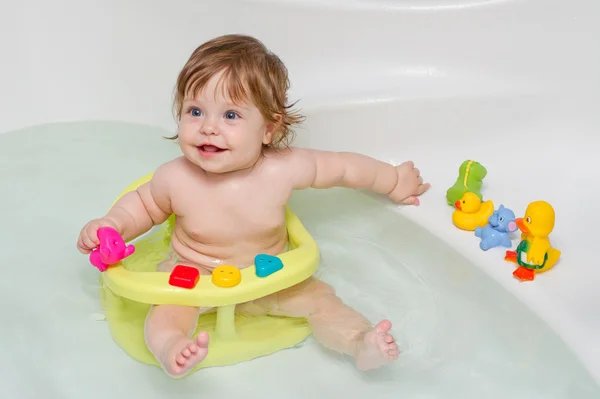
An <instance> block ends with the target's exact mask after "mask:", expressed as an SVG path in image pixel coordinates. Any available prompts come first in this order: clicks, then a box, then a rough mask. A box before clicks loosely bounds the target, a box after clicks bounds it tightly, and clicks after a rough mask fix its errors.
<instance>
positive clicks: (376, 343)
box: [356, 320, 399, 370]
mask: <svg viewBox="0 0 600 399" xmlns="http://www.w3.org/2000/svg"><path fill="white" fill-rule="evenodd" d="M391 328H392V323H391V322H390V321H389V320H383V321H381V322H379V324H377V325H376V326H375V328H374V329H372V330H371V331H369V332H368V333H366V334H365V336H364V338H363V341H362V342H360V343H359V344H358V352H357V354H356V367H358V368H359V369H360V370H371V369H376V368H379V367H381V366H384V365H386V364H389V363H391V362H392V361H394V360H396V359H398V354H399V351H398V346H397V345H396V342H395V341H394V337H392V336H391V335H390V334H388V331H390V329H391Z"/></svg>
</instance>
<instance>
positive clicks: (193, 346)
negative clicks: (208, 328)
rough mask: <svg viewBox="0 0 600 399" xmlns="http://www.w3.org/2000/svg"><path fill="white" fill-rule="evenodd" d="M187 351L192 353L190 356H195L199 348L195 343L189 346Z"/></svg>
mask: <svg viewBox="0 0 600 399" xmlns="http://www.w3.org/2000/svg"><path fill="white" fill-rule="evenodd" d="M187 349H188V350H189V351H190V356H191V355H195V354H196V352H198V346H197V345H196V343H195V342H192V343H190V344H189V345H188V347H187Z"/></svg>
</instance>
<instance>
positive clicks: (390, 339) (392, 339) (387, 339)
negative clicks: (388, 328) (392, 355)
mask: <svg viewBox="0 0 600 399" xmlns="http://www.w3.org/2000/svg"><path fill="white" fill-rule="evenodd" d="M383 340H384V341H385V343H386V344H391V343H392V342H394V337H393V336H391V335H390V334H387V335H386V336H385V337H383Z"/></svg>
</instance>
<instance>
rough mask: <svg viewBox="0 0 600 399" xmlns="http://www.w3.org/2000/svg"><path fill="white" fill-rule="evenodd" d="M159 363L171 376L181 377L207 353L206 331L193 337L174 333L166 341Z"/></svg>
mask: <svg viewBox="0 0 600 399" xmlns="http://www.w3.org/2000/svg"><path fill="white" fill-rule="evenodd" d="M163 353H164V355H163V356H162V359H161V362H160V363H161V364H162V367H163V369H164V370H165V372H166V373H167V374H168V375H170V376H171V377H183V376H184V375H186V374H187V373H188V372H189V371H190V370H191V369H193V368H194V367H195V366H196V365H197V364H198V363H200V362H201V361H202V360H204V358H205V357H206V355H207V354H208V333H207V332H205V331H203V332H200V333H199V334H198V336H197V337H196V338H194V339H192V338H188V337H186V336H185V335H176V336H175V337H173V339H171V340H170V341H169V342H167V345H166V347H165V349H164V351H163Z"/></svg>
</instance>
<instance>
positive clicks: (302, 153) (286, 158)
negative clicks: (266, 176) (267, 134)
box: [265, 147, 311, 168]
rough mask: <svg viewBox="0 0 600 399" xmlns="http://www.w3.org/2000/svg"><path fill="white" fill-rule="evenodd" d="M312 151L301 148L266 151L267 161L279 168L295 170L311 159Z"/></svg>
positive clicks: (270, 149)
mask: <svg viewBox="0 0 600 399" xmlns="http://www.w3.org/2000/svg"><path fill="white" fill-rule="evenodd" d="M310 152H311V150H310V149H307V148H299V147H286V148H277V149H274V148H269V149H268V150H266V151H265V160H267V161H268V162H270V163H272V164H277V166H278V167H281V166H289V167H290V168H295V167H297V166H299V164H301V163H303V162H305V161H306V160H307V159H309V158H310Z"/></svg>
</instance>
